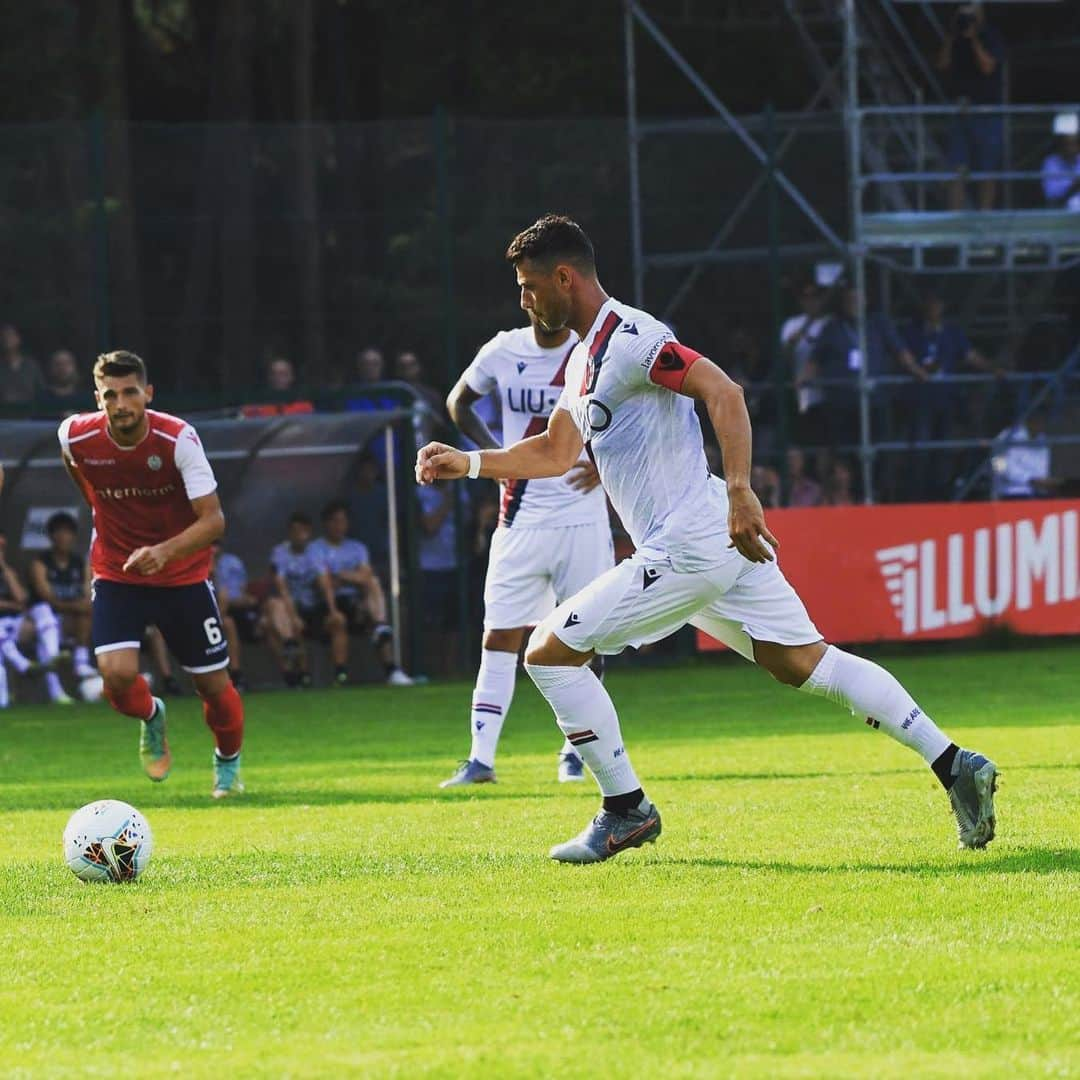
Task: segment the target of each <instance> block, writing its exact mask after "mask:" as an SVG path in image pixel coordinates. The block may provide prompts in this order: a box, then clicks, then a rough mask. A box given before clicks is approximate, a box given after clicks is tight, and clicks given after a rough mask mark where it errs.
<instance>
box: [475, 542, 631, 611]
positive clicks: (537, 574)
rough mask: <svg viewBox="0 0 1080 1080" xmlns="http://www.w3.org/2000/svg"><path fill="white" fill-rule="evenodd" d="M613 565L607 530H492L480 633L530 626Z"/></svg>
mask: <svg viewBox="0 0 1080 1080" xmlns="http://www.w3.org/2000/svg"><path fill="white" fill-rule="evenodd" d="M614 565H615V549H614V546H613V545H612V542H611V526H610V525H608V523H607V521H603V522H597V523H596V524H595V525H567V526H564V527H562V528H558V529H513V528H510V529H505V528H503V529H496V530H495V535H494V536H493V537H492V539H491V555H490V557H489V559H488V569H487V578H486V580H485V582H484V629H485V630H514V629H516V628H517V627H519V626H535V625H536V624H537V623H538V622H540V620H541V619H543V618H544V616H545V615H548V614H550V613H551V609H552V608H553V607H555V605H556V604H557V603H558V602H559V601H560V600H565V599H566V598H567V597H568V596H573V595H574V594H575V593H578V592H581V590H582V589H584V588H585V587H586V586H587V585H589V584H590V583H591V582H593V581H595V580H596V579H597V578H598V577H600V575H601V574H603V573H605V572H606V571H608V570H610V569H611V568H612V567H613V566H614Z"/></svg>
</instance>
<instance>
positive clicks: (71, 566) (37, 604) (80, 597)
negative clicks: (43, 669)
mask: <svg viewBox="0 0 1080 1080" xmlns="http://www.w3.org/2000/svg"><path fill="white" fill-rule="evenodd" d="M45 532H46V534H47V535H48V537H49V550H48V551H44V552H41V553H40V554H38V555H35V556H34V558H33V559H31V560H30V568H29V574H28V577H29V580H30V610H29V612H28V614H29V615H30V617H31V618H32V619H33V621H34V626H35V627H36V629H37V636H38V659H39V660H41V661H42V662H43V663H55V661H56V658H57V657H58V656H59V655H60V646H61V639H62V637H63V638H64V639H67V640H70V641H72V642H74V655H73V665H72V666H73V668H74V672H75V677H76V678H78V679H87V678H90V677H91V676H93V675H96V674H97V668H95V667H94V665H93V664H91V663H90V579H89V576H88V574H87V566H86V559H84V558H83V556H82V555H80V554H79V552H77V551H76V550H75V541H76V539H77V538H78V535H79V523H78V522H77V521H76V520H75V518H73V517H72V516H71V514H69V513H67V512H66V511H60V512H59V513H56V514H53V515H52V516H51V517H50V518H49V520H48V521H47V522H46V523H45ZM45 679H46V683H47V685H49V693H50V697H51V696H52V693H53V690H52V683H53V682H55V683H57V684H59V679H58V677H57V676H56V674H55V673H53V672H50V673H49V674H47V675H46V676H45Z"/></svg>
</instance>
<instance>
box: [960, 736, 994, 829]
mask: <svg viewBox="0 0 1080 1080" xmlns="http://www.w3.org/2000/svg"><path fill="white" fill-rule="evenodd" d="M952 775H953V777H954V779H953V785H952V787H951V788H949V802H950V803H952V812H953V816H954V817H955V818H956V830H957V833H958V835H959V837H960V845H959V846H960V847H962V848H984V847H986V845H987V844H989V843H990V841H991V840H993V839H994V827H995V825H996V824H997V821H996V819H995V817H994V792H995V791H996V790H997V766H996V765H995V764H994V763H993V762H992V761H990V760H988V759H987V758H985V757H983V756H982V754H977V753H976V752H975V751H974V750H958V751H957V752H956V757H955V758H953V763H952Z"/></svg>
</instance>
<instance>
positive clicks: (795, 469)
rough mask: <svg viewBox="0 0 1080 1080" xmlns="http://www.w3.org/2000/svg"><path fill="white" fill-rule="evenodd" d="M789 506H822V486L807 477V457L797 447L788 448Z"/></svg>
mask: <svg viewBox="0 0 1080 1080" xmlns="http://www.w3.org/2000/svg"><path fill="white" fill-rule="evenodd" d="M787 470H788V503H787V504H788V506H820V505H821V499H822V492H821V485H820V484H819V483H818V482H817V481H816V480H814V479H812V478H811V477H809V476H807V475H806V455H805V454H804V453H803V452H802V450H800V449H799V448H798V447H797V446H792V447H789V448H788V452H787Z"/></svg>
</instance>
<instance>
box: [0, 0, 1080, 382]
mask: <svg viewBox="0 0 1080 1080" xmlns="http://www.w3.org/2000/svg"><path fill="white" fill-rule="evenodd" d="M646 8H647V9H648V10H649V11H650V13H651V14H652V15H653V16H654V17H655V18H656V19H657V21H658V23H659V24H660V26H661V27H662V29H663V30H664V31H665V32H666V33H668V34H670V36H671V37H672V39H673V40H675V41H676V43H677V44H678V46H679V48H680V49H682V50H683V52H684V53H685V55H686V56H687V58H688V59H689V60H690V61H691V62H692V63H693V64H694V65H695V66H696V67H697V68H698V70H699V71H700V72H701V73H702V75H703V76H704V77H705V78H706V80H707V81H709V83H710V84H711V85H712V86H713V88H714V89H715V90H716V91H717V92H718V93H719V95H720V96H721V98H722V99H723V100H724V101H725V102H726V103H727V104H728V105H729V107H731V108H732V109H733V110H735V111H736V112H751V113H757V112H759V111H760V110H761V109H762V108H763V107H764V105H765V104H766V102H771V103H772V104H773V105H774V106H775V107H776V108H777V109H780V110H784V109H792V110H793V109H797V108H799V107H800V106H801V105H802V104H803V103H804V102H805V100H806V98H807V96H808V93H809V91H810V90H812V88H813V85H814V83H813V78H812V76H811V74H810V72H809V70H808V68H807V65H806V63H805V62H804V58H803V54H802V52H801V50H800V48H799V44H798V41H797V39H796V36H795V34H794V31H793V29H792V27H791V26H790V23H789V20H787V19H786V18H785V17H784V15H783V4H782V3H781V2H780V0H753V2H749V0H748V2H746V3H741V4H739V3H731V2H728V3H720V2H716V3H706V2H693V0H654V2H651V3H646ZM991 17H992V18H993V19H994V21H995V22H996V23H997V24H998V25H999V26H1000V27H1001V28H1002V29H1003V30H1004V31H1005V33H1006V36H1007V37H1008V38H1009V40H1010V41H1011V42H1012V43H1013V44H1014V45H1015V50H1014V67H1013V84H1014V97H1016V98H1017V99H1020V100H1022V99H1025V98H1026V99H1030V100H1050V99H1054V98H1057V97H1061V96H1066V97H1067V96H1069V91H1070V90H1073V88H1074V86H1075V80H1074V76H1073V77H1067V76H1068V72H1069V70H1070V68H1069V64H1070V58H1071V59H1075V55H1076V53H1075V49H1073V50H1071V51H1070V50H1068V49H1066V48H1063V47H1062V46H1063V43H1065V42H1066V41H1067V39H1070V38H1071V40H1073V41H1075V39H1076V38H1077V37H1078V36H1080V4H1072V3H1069V4H1057V5H1049V4H1048V5H1035V6H1029V5H1025V6H1021V5H1006V6H998V5H995V6H993V7H992V8H991ZM928 47H929V44H928ZM638 55H639V64H640V67H639V80H640V84H641V106H642V109H643V111H645V112H648V113H650V114H655V115H665V114H686V113H691V114H703V113H705V112H707V108H706V106H705V104H704V102H703V101H702V100H701V98H700V97H699V96H698V95H697V94H696V92H695V91H694V90H693V89H692V88H691V87H690V86H689V84H688V83H687V82H686V80H685V79H684V78H683V77H682V76H681V75H679V74H678V73H677V72H676V71H675V70H674V68H673V67H672V66H671V65H670V63H669V62H668V61H667V60H666V59H665V58H664V57H663V56H662V55H661V54H660V52H659V50H657V48H656V47H655V46H654V45H653V44H652V43H650V42H647V41H646V40H645V39H644V36H643V35H641V34H639V36H638ZM1063 87H1065V88H1064V89H1063ZM624 113H625V86H624V70H623V32H622V16H621V4H619V3H618V2H617V0H551V2H549V3H546V4H528V5H518V4H507V3H505V0H456V2H448V3H431V2H421V0H35V2H34V3H21V4H20V3H14V2H11V0H9V2H7V3H4V4H0V124H2V125H4V126H3V129H2V132H0V138H2V143H0V227H3V229H4V236H5V242H4V244H3V245H2V247H0V281H2V282H3V284H2V285H0V319H4V320H10V321H13V322H15V323H17V324H18V325H19V326H20V327H22V328H23V330H24V333H25V336H26V337H27V339H28V341H29V344H30V346H31V348H32V349H33V351H36V352H38V353H43V352H46V351H48V350H50V349H52V348H55V347H58V346H60V345H68V344H70V345H72V346H74V347H75V348H76V349H77V350H79V352H80V354H81V355H82V356H84V357H85V356H87V355H88V354H89V353H91V352H92V351H93V350H94V349H95V348H96V347H97V346H99V345H101V344H102V343H105V342H108V343H110V344H121V343H122V344H124V345H127V346H129V347H134V348H145V349H149V350H151V351H152V354H153V356H154V358H155V362H156V363H157V365H158V367H159V370H160V368H161V367H165V368H166V369H167V373H166V375H165V376H164V377H163V378H162V379H160V380H159V381H164V382H166V383H168V382H171V383H172V384H173V386H175V387H184V388H190V387H191V386H193V385H198V386H202V387H206V388H211V389H212V388H216V387H221V386H225V385H230V384H231V385H240V384H246V383H250V382H251V381H253V380H254V379H256V378H257V377H258V375H259V371H260V367H261V363H262V361H263V359H264V358H265V357H266V355H267V354H268V353H269V352H272V351H279V352H280V351H284V352H286V353H288V354H290V355H292V356H293V357H294V359H296V360H297V361H298V363H299V365H300V367H301V369H302V371H303V373H304V376H305V377H306V378H307V379H308V380H309V381H310V382H313V383H317V384H323V383H326V382H333V381H334V380H340V379H341V378H344V377H345V375H347V371H346V368H347V365H348V363H349V360H350V357H351V356H352V355H353V354H354V353H355V351H356V349H357V348H359V347H360V346H362V345H364V344H366V343H367V342H368V341H377V342H379V343H381V344H383V345H385V346H386V347H388V348H393V347H395V346H401V347H405V346H411V347H418V348H420V349H421V350H423V351H424V352H425V354H426V355H427V356H428V357H429V358H431V366H432V367H433V368H434V369H435V372H436V375H437V376H439V377H441V376H442V375H443V374H444V373H448V372H449V371H451V370H452V369H453V368H454V366H455V365H456V364H458V363H459V362H460V360H461V359H462V356H461V355H459V354H460V353H465V352H467V351H468V350H469V349H470V348H471V347H472V346H473V345H475V344H476V343H477V341H478V340H480V339H482V337H483V336H484V335H485V334H486V333H488V332H490V330H491V329H492V327H493V320H496V319H514V318H516V317H517V316H516V314H515V311H514V297H513V291H512V288H509V287H508V285H507V282H506V280H505V272H504V270H503V268H502V266H501V264H500V261H499V256H500V248H501V245H502V243H504V242H505V239H506V237H507V236H509V235H510V234H512V232H513V231H514V229H515V228H516V227H518V226H520V224H522V223H523V222H525V221H527V220H529V219H530V217H531V216H532V215H534V214H535V213H539V212H542V211H543V210H545V209H548V208H551V207H559V208H565V209H567V210H570V211H572V212H575V213H578V214H581V215H582V216H583V217H584V218H586V219H588V220H589V221H590V222H591V223H592V227H593V228H594V230H595V231H596V232H597V233H598V235H599V236H600V238H601V239H602V241H603V244H602V247H601V251H602V253H603V256H604V259H605V270H606V273H608V275H609V280H611V279H614V284H615V286H616V287H617V288H618V289H620V290H621V291H623V293H624V294H625V293H628V292H629V276H628V272H627V265H626V264H627V262H628V241H627V208H626V201H627V196H626V175H625V161H626V149H625V129H624ZM695 153H696V151H695ZM710 153H715V154H716V171H717V175H719V173H720V172H721V171H727V170H729V169H731V170H734V171H736V172H737V171H738V169H739V168H741V167H748V166H747V163H745V162H744V163H742V164H741V165H740V164H739V163H735V162H731V161H730V160H729V157H728V156H727V151H726V150H713V151H710ZM680 166H681V162H680V161H678V160H677V159H676V160H673V159H672V158H671V157H670V156H668V157H665V158H664V159H663V160H661V161H658V162H654V163H650V162H646V168H647V169H651V170H652V171H653V173H654V179H655V178H656V177H657V176H658V177H659V181H660V182H659V184H658V185H657V186H658V187H661V188H663V187H665V186H669V187H672V188H673V190H676V191H677V193H678V203H677V204H676V202H675V195H674V194H673V195H672V196H671V204H672V205H671V207H670V213H669V218H670V220H669V219H666V218H665V217H664V213H665V212H668V211H665V209H664V207H663V206H661V207H660V212H659V215H658V217H657V221H661V222H663V221H667V222H668V224H667V226H666V227H673V228H684V230H685V231H686V233H687V235H688V238H692V240H691V239H688V242H696V243H697V244H701V243H702V242H703V241H704V239H705V237H706V236H707V235H708V234H710V233H711V231H713V229H715V227H716V223H717V222H716V217H717V214H719V213H722V211H723V208H724V198H721V197H718V196H716V195H715V194H713V193H712V192H710V185H709V184H707V183H702V184H701V185H699V186H698V187H696V188H692V187H690V186H686V187H682V186H680V185H679V183H673V184H671V185H666V184H665V182H664V173H665V170H673V171H678V170H679V169H680ZM841 167H842V165H841V163H840V161H839V159H838V163H837V170H839V169H840V168H841ZM685 183H686V184H687V185H688V184H689V181H686V182H685ZM830 186H831V188H832V189H835V188H836V183H835V177H834V178H833V179H832V181H831V182H830ZM822 197H823V198H826V197H827V191H826V192H825V193H823V196H822ZM838 212H840V213H842V201H841V204H840V211H838ZM687 223H689V224H687ZM691 226H692V227H691ZM707 280H708V279H707V278H706V283H707ZM699 300H700V303H699V304H698V306H697V311H698V312H699V316H698V317H700V318H702V319H707V318H708V317H709V312H710V311H711V310H712V309H713V308H715V304H712V306H711V307H710V300H711V298H710V297H708V296H702V297H699ZM694 310H695V309H694V308H693V305H691V306H690V309H689V313H688V316H687V317H688V318H691V319H692V318H694V317H695V316H694Z"/></svg>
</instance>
